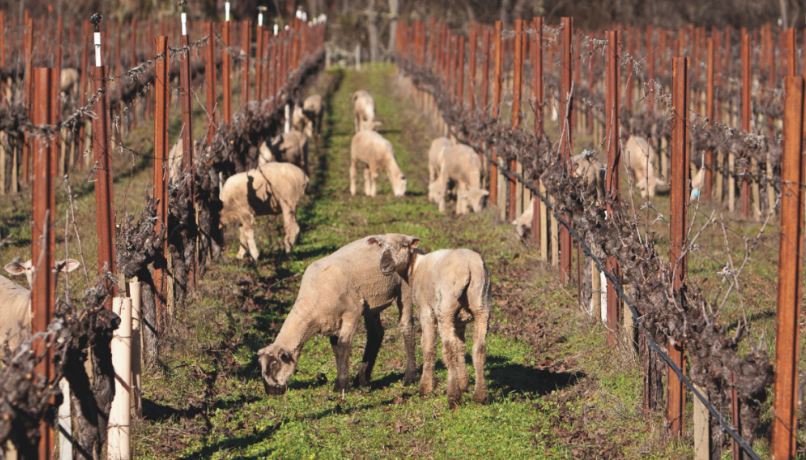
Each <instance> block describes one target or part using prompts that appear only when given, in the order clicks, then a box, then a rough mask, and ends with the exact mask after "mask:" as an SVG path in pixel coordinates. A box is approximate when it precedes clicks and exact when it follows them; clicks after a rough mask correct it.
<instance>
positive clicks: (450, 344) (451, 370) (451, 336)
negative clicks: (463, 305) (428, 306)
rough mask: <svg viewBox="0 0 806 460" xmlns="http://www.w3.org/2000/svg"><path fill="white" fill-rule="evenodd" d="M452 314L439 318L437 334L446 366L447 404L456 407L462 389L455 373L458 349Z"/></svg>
mask: <svg viewBox="0 0 806 460" xmlns="http://www.w3.org/2000/svg"><path fill="white" fill-rule="evenodd" d="M439 311H441V312H444V311H448V309H447V308H440V309H439ZM452 316H453V315H451V317H449V318H440V319H439V320H438V322H439V336H440V338H442V361H443V362H444V363H445V367H447V368H448V406H449V407H451V408H454V407H456V406H457V405H458V404H459V401H460V400H461V398H462V389H461V385H460V382H459V376H458V375H457V368H456V354H457V351H458V349H459V346H458V344H457V343H456V342H457V341H458V339H457V337H456V331H455V330H454V321H453V317H452Z"/></svg>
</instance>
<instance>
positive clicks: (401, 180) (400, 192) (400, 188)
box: [392, 174, 408, 196]
mask: <svg viewBox="0 0 806 460" xmlns="http://www.w3.org/2000/svg"><path fill="white" fill-rule="evenodd" d="M407 184H408V181H407V180H406V176H405V175H403V174H401V175H399V176H397V180H395V181H393V182H392V192H393V193H394V194H395V196H405V195H406V185H407Z"/></svg>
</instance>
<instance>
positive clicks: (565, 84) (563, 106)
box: [559, 17, 574, 284]
mask: <svg viewBox="0 0 806 460" xmlns="http://www.w3.org/2000/svg"><path fill="white" fill-rule="evenodd" d="M573 27H574V22H573V18H570V17H564V18H562V27H561V28H562V30H561V34H562V55H561V63H562V68H561V72H560V113H561V115H562V123H561V125H560V126H561V127H560V129H561V130H562V131H561V134H560V154H561V155H562V160H563V163H564V165H565V167H566V168H568V171H569V173H570V172H571V171H570V169H571V166H570V164H571V151H572V150H573V132H572V128H573V126H572V125H571V114H572V113H573V100H572V98H573V94H572V93H571V88H572V81H571V69H572V65H571V62H572V61H571V59H572V56H573V55H572V50H573V48H572V46H571V39H572V37H573V33H574V30H573ZM569 217H570V216H566V219H565V220H566V222H568V223H569V224H570V222H571V219H570V218H569ZM559 243H560V247H559V249H560V282H561V283H563V284H567V283H568V282H569V281H570V277H571V233H570V232H569V229H568V228H567V227H565V226H563V227H562V228H560V241H559Z"/></svg>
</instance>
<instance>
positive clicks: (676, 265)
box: [666, 57, 689, 436]
mask: <svg viewBox="0 0 806 460" xmlns="http://www.w3.org/2000/svg"><path fill="white" fill-rule="evenodd" d="M672 71H673V75H672V78H673V80H672V85H673V88H672V91H673V93H672V107H673V113H674V115H673V116H674V120H673V126H672V153H671V173H670V180H671V185H672V190H671V196H670V198H671V208H670V211H669V214H670V221H671V222H670V229H669V230H670V233H671V236H670V239H671V248H670V255H669V260H670V263H671V265H672V267H671V271H672V288H673V289H674V293H675V299H676V300H677V301H678V302H682V301H683V299H682V296H680V295H679V294H680V293H681V291H682V288H683V283H684V282H685V278H686V257H685V255H684V252H683V249H684V247H685V245H686V207H687V203H688V194H687V193H686V192H687V187H688V176H689V173H688V172H689V165H688V141H687V140H688V136H687V134H688V58H685V57H676V58H674V64H673V70H672ZM668 352H669V356H670V357H671V358H672V361H673V362H674V363H675V364H676V365H677V366H678V367H679V368H680V369H685V358H684V356H683V348H682V347H681V346H680V344H677V343H669V345H668ZM666 378H667V400H666V421H667V423H668V424H669V426H670V430H671V432H672V435H674V436H681V435H682V434H683V409H684V407H685V393H684V392H683V384H682V381H681V380H680V379H679V378H678V377H677V374H675V373H674V372H673V371H672V370H671V368H668V369H667V372H666Z"/></svg>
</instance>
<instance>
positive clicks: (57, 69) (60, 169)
mask: <svg viewBox="0 0 806 460" xmlns="http://www.w3.org/2000/svg"><path fill="white" fill-rule="evenodd" d="M63 35H64V22H63V21H62V17H61V15H60V16H59V17H58V19H57V20H56V49H55V51H54V53H55V56H54V58H53V71H52V73H53V75H52V79H53V81H54V82H61V81H62V78H61V76H62V53H63V49H62V36H63ZM50 89H51V92H52V94H51V96H50V103H51V107H50V113H51V114H52V118H53V120H51V124H53V125H58V124H59V122H60V121H61V118H62V117H61V98H60V97H59V93H60V92H61V85H60V84H54V85H50ZM50 148H51V152H52V153H51V155H52V158H53V161H54V162H56V173H57V174H58V175H59V176H62V175H64V173H65V172H66V171H67V168H68V167H69V165H68V164H67V158H68V156H67V149H65V150H64V151H62V148H61V133H60V132H59V130H56V131H55V132H54V137H53V139H51V143H50ZM63 153H64V155H63Z"/></svg>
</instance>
